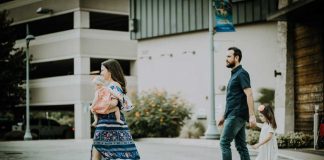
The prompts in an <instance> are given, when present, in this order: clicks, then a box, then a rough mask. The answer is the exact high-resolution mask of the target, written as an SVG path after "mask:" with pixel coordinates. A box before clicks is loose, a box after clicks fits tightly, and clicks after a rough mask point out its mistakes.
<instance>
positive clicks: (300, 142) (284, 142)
mask: <svg viewBox="0 0 324 160" xmlns="http://www.w3.org/2000/svg"><path fill="white" fill-rule="evenodd" d="M277 141H278V147H279V148H301V147H308V146H310V145H311V144H312V141H313V137H312V135H309V134H305V133H303V132H291V133H288V134H285V135H279V136H278V137H277Z"/></svg>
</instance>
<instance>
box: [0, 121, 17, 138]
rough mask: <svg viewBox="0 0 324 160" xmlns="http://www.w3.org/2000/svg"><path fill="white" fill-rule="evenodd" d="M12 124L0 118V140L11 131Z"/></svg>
mask: <svg viewBox="0 0 324 160" xmlns="http://www.w3.org/2000/svg"><path fill="white" fill-rule="evenodd" d="M13 124H14V122H13V121H12V120H9V119H7V118H0V139H2V138H3V137H4V135H5V134H6V133H8V132H10V131H11V128H12V125H13Z"/></svg>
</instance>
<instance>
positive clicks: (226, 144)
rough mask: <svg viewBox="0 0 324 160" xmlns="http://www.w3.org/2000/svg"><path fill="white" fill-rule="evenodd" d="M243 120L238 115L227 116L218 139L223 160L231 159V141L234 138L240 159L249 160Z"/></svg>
mask: <svg viewBox="0 0 324 160" xmlns="http://www.w3.org/2000/svg"><path fill="white" fill-rule="evenodd" d="M245 122H246V121H245V120H244V119H242V118H240V117H234V116H232V117H227V118H226V120H225V122H224V129H223V133H222V136H221V139H220V147H221V149H222V156H223V160H232V152H231V142H232V141H233V139H234V140H235V147H236V149H237V151H238V152H239V154H240V157H241V160H250V156H249V151H248V149H247V147H246V141H245Z"/></svg>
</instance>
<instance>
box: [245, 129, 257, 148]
mask: <svg viewBox="0 0 324 160" xmlns="http://www.w3.org/2000/svg"><path fill="white" fill-rule="evenodd" d="M259 137H260V131H257V130H252V129H249V132H248V137H247V140H246V141H247V143H248V144H249V145H254V144H256V143H258V142H259Z"/></svg>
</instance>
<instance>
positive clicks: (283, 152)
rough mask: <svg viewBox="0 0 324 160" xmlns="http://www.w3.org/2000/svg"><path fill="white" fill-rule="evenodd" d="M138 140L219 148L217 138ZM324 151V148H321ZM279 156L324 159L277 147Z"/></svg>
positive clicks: (294, 159)
mask: <svg viewBox="0 0 324 160" xmlns="http://www.w3.org/2000/svg"><path fill="white" fill-rule="evenodd" d="M137 141H138V142H149V143H159V144H177V145H190V146H198V147H212V148H217V149H220V146H219V140H207V139H184V138H142V139H137ZM248 148H249V152H250V155H257V153H258V151H257V150H255V149H252V148H251V146H248ZM232 150H233V151H234V152H235V150H236V149H235V147H234V143H233V144H232ZM323 152H324V150H323ZM279 157H280V158H281V159H289V160H324V156H320V155H316V154H310V153H305V152H300V151H298V150H296V151H294V150H291V149H279Z"/></svg>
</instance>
